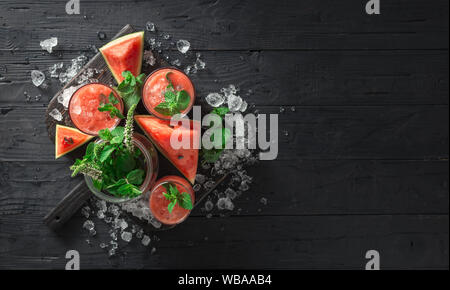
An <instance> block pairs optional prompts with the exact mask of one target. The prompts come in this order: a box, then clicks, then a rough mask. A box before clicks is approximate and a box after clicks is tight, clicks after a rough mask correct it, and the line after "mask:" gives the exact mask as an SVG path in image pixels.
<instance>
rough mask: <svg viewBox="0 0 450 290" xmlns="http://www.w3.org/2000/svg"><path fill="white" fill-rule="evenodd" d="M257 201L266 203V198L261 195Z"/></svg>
mask: <svg viewBox="0 0 450 290" xmlns="http://www.w3.org/2000/svg"><path fill="white" fill-rule="evenodd" d="M259 202H261V203H262V204H264V205H266V204H267V198H265V197H261V199H260V200H259Z"/></svg>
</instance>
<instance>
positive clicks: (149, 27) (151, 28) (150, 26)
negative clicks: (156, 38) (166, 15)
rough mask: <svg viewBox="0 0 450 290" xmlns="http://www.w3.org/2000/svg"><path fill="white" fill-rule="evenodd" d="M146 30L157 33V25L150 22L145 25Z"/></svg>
mask: <svg viewBox="0 0 450 290" xmlns="http://www.w3.org/2000/svg"><path fill="white" fill-rule="evenodd" d="M145 29H147V31H151V32H155V31H156V25H155V23H153V22H150V21H148V22H147V23H146V24H145Z"/></svg>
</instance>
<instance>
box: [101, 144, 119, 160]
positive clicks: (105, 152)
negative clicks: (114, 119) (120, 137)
mask: <svg viewBox="0 0 450 290" xmlns="http://www.w3.org/2000/svg"><path fill="white" fill-rule="evenodd" d="M114 150H116V146H113V145H106V146H105V147H104V148H103V150H102V153H100V158H99V159H100V162H102V163H103V162H105V161H106V159H108V158H109V156H111V154H112V153H113V152H114Z"/></svg>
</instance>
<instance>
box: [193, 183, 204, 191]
mask: <svg viewBox="0 0 450 290" xmlns="http://www.w3.org/2000/svg"><path fill="white" fill-rule="evenodd" d="M192 188H193V189H194V191H195V192H197V191H200V189H202V186H201V185H200V184H198V183H197V184H195V185H194V186H193V187H192Z"/></svg>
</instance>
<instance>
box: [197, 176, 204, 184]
mask: <svg viewBox="0 0 450 290" xmlns="http://www.w3.org/2000/svg"><path fill="white" fill-rule="evenodd" d="M195 181H196V182H198V183H200V184H203V183H205V181H206V176H204V175H203V174H197V175H196V176H195Z"/></svg>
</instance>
